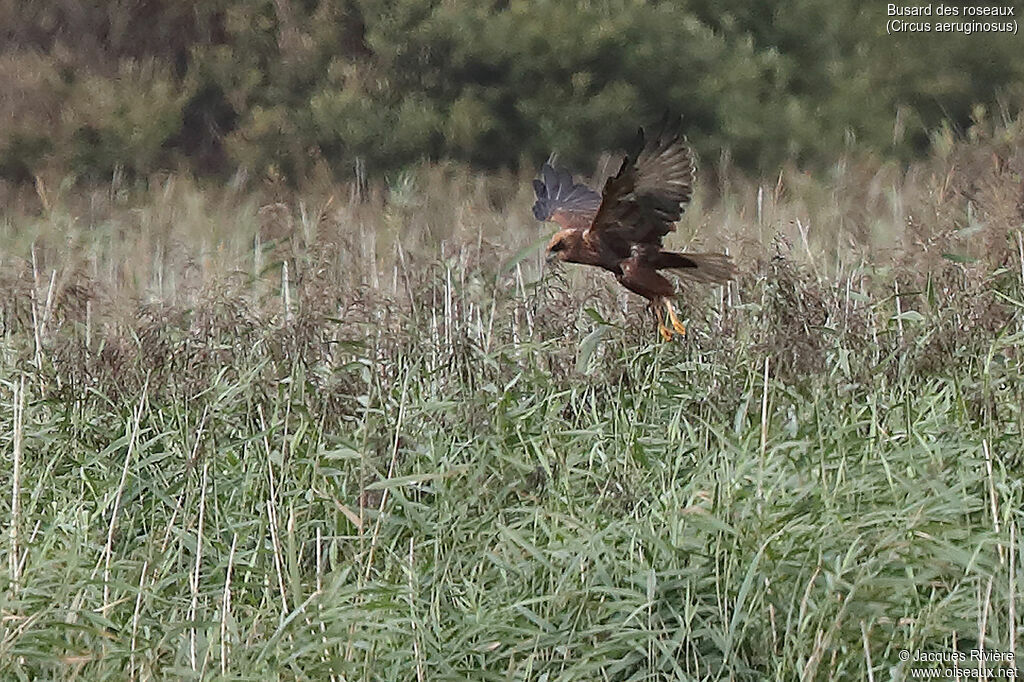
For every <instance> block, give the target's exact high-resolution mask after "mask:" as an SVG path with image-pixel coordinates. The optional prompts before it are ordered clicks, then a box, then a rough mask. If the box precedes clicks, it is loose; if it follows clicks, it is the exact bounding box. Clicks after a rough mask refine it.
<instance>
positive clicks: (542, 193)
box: [533, 163, 601, 230]
mask: <svg viewBox="0 0 1024 682" xmlns="http://www.w3.org/2000/svg"><path fill="white" fill-rule="evenodd" d="M540 174H541V178H542V180H534V181H533V190H534V191H535V192H536V193H537V202H536V203H535V204H534V205H533V215H534V216H535V217H536V218H537V220H542V221H546V220H550V221H552V222H555V223H558V224H559V225H561V226H562V228H563V229H578V230H585V229H586V228H588V227H590V223H591V222H593V220H594V216H595V215H596V214H597V207H598V206H600V205H601V195H600V194H598V193H597V192H595V191H594V190H592V189H590V188H589V187H587V186H586V185H583V184H580V183H573V181H572V175H570V174H569V172H568V171H566V170H562V169H559V170H555V169H554V168H552V167H551V165H550V164H547V163H545V164H544V165H543V166H541V169H540Z"/></svg>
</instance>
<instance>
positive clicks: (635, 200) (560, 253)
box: [533, 118, 734, 341]
mask: <svg viewBox="0 0 1024 682" xmlns="http://www.w3.org/2000/svg"><path fill="white" fill-rule="evenodd" d="M680 128H681V120H676V121H674V122H673V121H670V120H669V119H668V118H666V119H665V120H664V121H663V122H662V124H661V125H660V129H659V131H658V132H657V134H656V135H654V136H653V137H651V139H649V140H645V137H644V131H643V129H642V128H641V129H640V132H639V137H638V140H637V143H636V147H635V152H634V153H633V154H632V155H627V156H626V158H625V159H623V161H622V165H621V166H620V167H619V172H618V173H616V174H615V175H613V176H612V177H610V178H608V181H607V182H605V184H604V192H603V193H601V194H598V193H597V192H595V191H594V190H592V189H590V188H589V187H587V186H586V185H583V184H580V183H574V182H573V179H572V175H570V174H569V173H568V172H567V171H565V170H555V169H554V168H552V167H551V165H549V164H546V163H545V164H544V166H543V167H541V178H542V179H541V180H534V181H533V188H534V190H535V191H536V193H537V202H536V203H535V204H534V205H533V215H534V216H535V217H536V218H537V220H540V221H545V222H547V221H550V222H554V223H557V224H558V226H559V227H560V228H561V229H559V230H558V232H556V233H555V235H554V236H553V237H552V238H551V241H550V242H549V243H548V249H547V252H548V260H549V261H552V260H556V259H557V260H560V261H564V262H567V263H582V264H584V265H596V266H598V267H600V268H604V269H605V270H608V271H610V272H612V273H613V274H614V275H615V278H616V279H617V280H618V281H619V283H620V284H622V286H624V287H626V288H627V289H629V290H630V291H632V292H635V293H637V294H640V295H641V296H643V297H644V298H646V299H647V300H649V301H650V302H651V305H652V306H653V307H654V310H655V313H656V315H657V317H658V331H659V332H660V333H661V335H662V337H663V338H664V339H665V340H666V341H668V340H670V339H671V338H672V331H671V330H670V329H669V328H668V327H666V326H665V323H664V321H663V318H662V315H661V308H662V306H664V307H665V310H666V311H667V312H668V317H669V321H670V322H671V324H672V327H673V328H674V329H675V330H676V331H677V332H678V333H680V334H685V333H686V328H685V327H684V326H683V324H682V322H680V321H679V318H678V317H677V316H676V311H675V309H674V308H673V307H672V296H673V295H674V294H675V288H674V287H673V284H672V281H671V280H669V279H668V278H666V277H665V276H664V275H662V274H661V273H659V272H658V271H659V270H668V271H671V272H673V273H675V274H677V275H680V276H681V277H684V278H686V279H690V280H693V281H695V282H707V283H715V284H724V283H725V282H728V281H729V280H730V279H732V278H733V274H734V269H733V264H732V260H731V259H730V258H729V256H728V255H726V254H724V253H676V252H673V251H663V250H662V248H661V246H662V244H661V240H662V238H664V236H665V235H666V234H668V233H669V232H673V231H675V229H676V226H675V223H676V221H678V220H679V218H680V217H681V216H682V214H683V210H684V208H685V207H686V205H687V204H688V203H689V202H690V197H691V196H692V195H693V182H694V167H693V156H692V155H691V153H690V148H689V147H688V146H687V145H686V141H685V139H684V138H683V136H682V133H681V131H680Z"/></svg>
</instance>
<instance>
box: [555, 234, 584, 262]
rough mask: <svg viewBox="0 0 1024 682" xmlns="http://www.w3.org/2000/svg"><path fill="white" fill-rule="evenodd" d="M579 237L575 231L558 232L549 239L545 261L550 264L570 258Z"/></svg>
mask: <svg viewBox="0 0 1024 682" xmlns="http://www.w3.org/2000/svg"><path fill="white" fill-rule="evenodd" d="M579 240H580V235H579V232H578V231H577V230H559V231H558V232H556V233H555V234H554V236H552V237H551V241H549V242H548V248H547V261H548V263H552V262H554V261H556V260H560V261H566V260H569V259H570V258H571V257H572V254H573V251H575V249H576V246H577V244H578V243H579Z"/></svg>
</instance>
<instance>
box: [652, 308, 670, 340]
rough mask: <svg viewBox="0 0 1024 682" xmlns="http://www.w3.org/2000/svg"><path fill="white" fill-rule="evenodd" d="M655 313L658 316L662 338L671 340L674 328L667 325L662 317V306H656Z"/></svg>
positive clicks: (659, 331)
mask: <svg viewBox="0 0 1024 682" xmlns="http://www.w3.org/2000/svg"><path fill="white" fill-rule="evenodd" d="M654 313H655V315H657V316H658V333H659V334H661V338H663V339H665V340H666V341H671V340H672V330H671V329H669V328H668V327H666V326H665V321H664V320H663V319H662V317H661V308H658V307H655V308H654Z"/></svg>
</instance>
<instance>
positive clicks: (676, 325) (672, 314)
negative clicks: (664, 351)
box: [665, 298, 686, 336]
mask: <svg viewBox="0 0 1024 682" xmlns="http://www.w3.org/2000/svg"><path fill="white" fill-rule="evenodd" d="M665 308H667V309H668V319H669V320H671V321H672V328H673V329H675V330H676V331H677V332H679V335H680V336H683V335H685V334H686V327H685V326H684V325H683V323H682V322H680V321H679V318H678V317H676V309H675V308H673V307H672V301H670V300H669V299H667V298H666V299H665Z"/></svg>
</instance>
